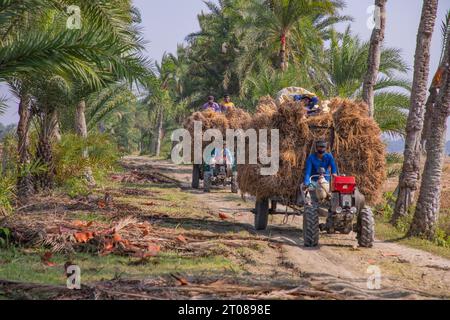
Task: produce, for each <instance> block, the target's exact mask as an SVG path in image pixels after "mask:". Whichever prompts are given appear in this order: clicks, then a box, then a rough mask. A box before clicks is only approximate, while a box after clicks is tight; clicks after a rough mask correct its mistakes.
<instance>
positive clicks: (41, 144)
mask: <svg viewBox="0 0 450 320" xmlns="http://www.w3.org/2000/svg"><path fill="white" fill-rule="evenodd" d="M39 116H40V119H39V122H40V123H39V132H38V135H39V141H38V145H37V150H36V158H37V160H38V161H39V162H40V163H41V164H43V165H45V167H46V170H45V172H43V173H39V174H38V175H37V176H36V177H35V182H36V183H37V188H41V189H43V190H51V189H53V187H54V181H55V174H56V172H55V166H54V162H53V142H54V140H55V135H54V134H55V126H56V124H57V122H58V115H57V112H56V110H54V109H53V108H50V109H49V110H47V111H45V112H42V113H41V114H40V115H39Z"/></svg>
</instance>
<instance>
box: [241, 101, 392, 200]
mask: <svg viewBox="0 0 450 320" xmlns="http://www.w3.org/2000/svg"><path fill="white" fill-rule="evenodd" d="M303 107H304V106H303V105H302V103H300V102H285V103H282V104H281V105H280V106H279V107H278V108H277V106H276V104H275V102H274V100H273V99H271V98H270V97H264V98H262V99H261V100H260V103H259V105H258V108H257V113H256V114H255V115H254V116H253V118H252V120H251V121H250V122H248V123H247V126H246V128H253V129H256V130H258V129H278V130H279V133H280V169H279V171H278V173H277V174H276V175H273V176H261V175H259V169H260V165H248V164H245V165H239V166H238V181H239V187H240V189H241V191H243V192H244V193H247V194H250V195H253V196H256V197H257V198H259V199H261V198H270V197H275V196H276V197H281V198H283V199H285V200H290V199H293V198H294V197H295V195H296V192H297V190H298V188H299V185H300V183H301V182H302V181H303V176H304V165H305V162H306V159H307V157H308V156H309V155H310V154H311V153H312V152H314V143H315V141H317V140H319V139H324V140H326V141H330V142H331V141H332V140H334V143H333V150H330V151H331V152H332V153H333V155H334V157H335V159H336V162H337V165H338V168H339V173H340V174H345V175H347V176H355V177H356V180H357V183H358V188H359V190H360V191H361V192H362V193H363V194H364V195H365V196H366V201H367V202H368V203H369V204H374V203H377V202H378V201H379V200H380V198H381V187H382V184H383V182H384V181H385V179H386V170H385V145H384V143H383V142H382V140H381V131H380V128H379V127H378V125H377V123H376V122H375V121H374V120H373V119H371V118H369V117H368V107H367V105H366V104H365V103H363V102H356V101H352V100H348V99H340V98H335V99H332V100H331V101H330V104H329V107H330V109H331V113H327V114H322V115H319V116H314V117H309V118H307V117H306V116H305V111H304V108H303ZM317 127H319V128H317ZM321 127H329V128H331V129H327V128H321Z"/></svg>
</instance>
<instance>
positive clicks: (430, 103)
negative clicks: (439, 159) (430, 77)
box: [420, 86, 438, 152]
mask: <svg viewBox="0 0 450 320" xmlns="http://www.w3.org/2000/svg"><path fill="white" fill-rule="evenodd" d="M429 91H430V95H429V96H428V99H427V102H426V103H425V118H424V120H423V130H422V136H421V138H420V149H421V151H422V152H425V151H426V143H427V140H428V137H429V135H430V130H431V113H432V112H433V108H434V105H435V103H436V99H437V96H438V89H437V88H436V87H435V86H431V88H430V90H429Z"/></svg>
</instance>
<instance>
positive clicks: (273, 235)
mask: <svg viewBox="0 0 450 320" xmlns="http://www.w3.org/2000/svg"><path fill="white" fill-rule="evenodd" d="M126 162H127V163H128V164H129V165H131V166H133V167H136V168H137V169H138V168H139V167H141V166H146V165H150V166H152V167H153V168H155V169H157V170H158V171H160V172H162V173H164V174H165V175H167V176H170V177H172V178H174V179H176V180H177V181H179V182H180V187H181V188H182V189H183V190H184V191H185V192H186V193H189V194H191V195H192V196H193V197H195V199H196V201H198V202H199V203H203V204H204V205H205V207H206V208H209V210H211V211H212V212H220V213H224V214H226V215H228V216H229V217H232V218H231V219H232V220H233V223H232V224H231V225H230V223H224V224H223V227H222V226H221V224H220V223H210V225H211V230H212V231H214V232H221V233H222V232H223V233H239V232H240V231H242V230H245V231H248V232H251V233H254V234H256V232H255V231H254V229H253V219H254V216H253V214H252V213H251V212H250V209H251V208H252V207H253V201H252V200H251V199H249V200H247V201H244V200H243V199H242V197H241V195H234V194H231V193H230V192H229V190H220V189H217V190H213V191H212V192H211V193H210V194H204V193H203V192H201V191H199V190H193V189H191V188H190V181H191V167H190V166H177V165H174V164H171V163H170V162H168V161H155V160H151V159H149V158H145V157H129V158H126ZM282 220H283V217H282V216H277V217H274V218H271V220H270V221H269V224H270V227H269V228H268V230H267V231H264V232H260V233H258V234H259V235H262V236H265V237H269V238H270V239H272V240H273V241H274V245H269V246H268V247H267V248H266V249H265V250H264V254H261V255H260V256H258V257H253V259H252V263H250V264H249V265H247V266H246V269H247V271H248V272H249V275H251V276H257V277H261V278H270V277H272V278H277V277H279V276H284V275H289V276H290V277H292V278H293V279H298V281H299V285H301V284H302V283H304V282H302V281H307V285H308V286H312V287H314V288H316V289H317V288H320V290H323V291H326V292H334V293H337V294H339V295H340V296H341V297H349V298H394V299H416V298H432V299H440V298H444V299H449V298H450V261H449V260H448V259H444V258H441V257H438V256H435V255H433V254H430V253H427V252H424V251H421V250H416V249H412V248H409V247H405V246H402V245H398V244H395V243H387V242H382V241H376V243H375V245H374V247H373V248H372V249H364V248H357V247H356V241H355V235H354V234H350V235H327V234H322V235H321V239H320V246H319V247H318V248H314V249H309V248H304V247H303V245H302V237H301V235H302V230H301V226H302V221H301V217H296V218H294V219H293V218H292V217H290V218H289V222H288V223H287V224H283V223H282ZM206 223H209V222H206ZM377 272H379V274H378V273H377ZM371 276H372V277H371ZM378 276H379V277H378ZM377 279H379V280H380V282H379V284H380V286H381V287H380V288H379V289H376V287H377V283H378V282H377ZM305 283H306V282H305ZM305 285H306V284H305ZM374 289H375V290H374Z"/></svg>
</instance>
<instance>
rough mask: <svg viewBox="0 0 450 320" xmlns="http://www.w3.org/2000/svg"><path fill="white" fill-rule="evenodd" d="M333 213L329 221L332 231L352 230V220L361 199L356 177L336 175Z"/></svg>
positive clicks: (332, 190) (333, 184)
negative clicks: (358, 193)
mask: <svg viewBox="0 0 450 320" xmlns="http://www.w3.org/2000/svg"><path fill="white" fill-rule="evenodd" d="M331 192H332V193H331V213H332V220H331V221H328V223H327V229H328V231H330V232H335V231H338V232H341V233H345V234H348V233H350V232H351V230H352V221H353V218H354V216H355V215H356V214H357V213H358V206H359V203H358V202H359V199H357V188H356V179H355V177H346V176H339V177H335V178H334V179H333V181H332V184H331Z"/></svg>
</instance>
